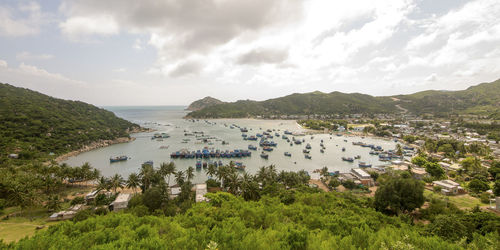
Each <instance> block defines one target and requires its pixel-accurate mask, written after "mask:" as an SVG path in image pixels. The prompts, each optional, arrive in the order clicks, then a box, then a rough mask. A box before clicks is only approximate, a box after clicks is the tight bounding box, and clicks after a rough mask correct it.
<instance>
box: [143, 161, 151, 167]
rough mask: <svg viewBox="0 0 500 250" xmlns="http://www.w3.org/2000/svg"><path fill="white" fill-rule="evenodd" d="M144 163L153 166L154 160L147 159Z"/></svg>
mask: <svg viewBox="0 0 500 250" xmlns="http://www.w3.org/2000/svg"><path fill="white" fill-rule="evenodd" d="M142 165H143V166H144V165H149V166H153V161H145V162H144V163H142Z"/></svg>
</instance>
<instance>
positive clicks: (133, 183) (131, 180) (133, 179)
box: [127, 173, 141, 193]
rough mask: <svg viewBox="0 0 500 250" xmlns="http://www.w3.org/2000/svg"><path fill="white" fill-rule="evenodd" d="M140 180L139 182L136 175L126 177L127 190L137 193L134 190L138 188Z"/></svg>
mask: <svg viewBox="0 0 500 250" xmlns="http://www.w3.org/2000/svg"><path fill="white" fill-rule="evenodd" d="M140 184H141V183H140V180H139V175H137V174H136V173H131V174H130V175H129V176H128V180H127V188H132V189H133V190H134V193H137V192H136V191H135V190H136V188H137V187H138V186H140Z"/></svg>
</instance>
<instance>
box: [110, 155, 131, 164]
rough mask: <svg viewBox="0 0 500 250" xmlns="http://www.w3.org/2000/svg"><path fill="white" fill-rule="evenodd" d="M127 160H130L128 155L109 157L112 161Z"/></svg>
mask: <svg viewBox="0 0 500 250" xmlns="http://www.w3.org/2000/svg"><path fill="white" fill-rule="evenodd" d="M126 160H128V157H127V156H125V155H122V156H117V157H110V158H109V162H110V163H113V162H119V161H126Z"/></svg>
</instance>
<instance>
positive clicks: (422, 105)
mask: <svg viewBox="0 0 500 250" xmlns="http://www.w3.org/2000/svg"><path fill="white" fill-rule="evenodd" d="M396 105H400V107H403V108H405V109H407V110H409V111H410V112H411V113H413V114H417V115H420V114H424V113H429V114H434V115H437V116H445V115H449V114H474V115H484V116H490V117H492V118H500V111H499V110H500V80H497V81H495V82H491V83H482V84H479V85H477V86H473V87H470V88H468V89H466V90H461V91H436V90H429V91H422V92H418V93H415V94H411V95H397V96H390V97H374V96H370V95H364V94H358V93H354V94H345V93H340V92H332V93H322V92H318V91H316V92H312V93H305V94H292V95H288V96H284V97H280V98H275V99H270V100H266V101H260V102H258V101H250V100H247V101H237V102H233V103H224V104H218V105H213V106H210V107H206V108H204V109H201V110H198V111H194V112H191V113H189V115H188V116H189V117H194V118H230V117H235V118H241V117H254V116H258V115H263V116H270V115H307V114H329V115H334V114H341V115H342V114H375V113H399V112H401V109H399V108H397V107H396Z"/></svg>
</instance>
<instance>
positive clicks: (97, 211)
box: [94, 207, 109, 215]
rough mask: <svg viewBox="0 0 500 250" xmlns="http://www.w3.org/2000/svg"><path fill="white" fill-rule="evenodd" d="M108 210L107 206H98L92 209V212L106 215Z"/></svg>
mask: <svg viewBox="0 0 500 250" xmlns="http://www.w3.org/2000/svg"><path fill="white" fill-rule="evenodd" d="M108 212H109V210H108V209H107V208H105V207H98V208H97V209H96V210H95V211H94V213H95V214H96V215H106V214H108Z"/></svg>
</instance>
